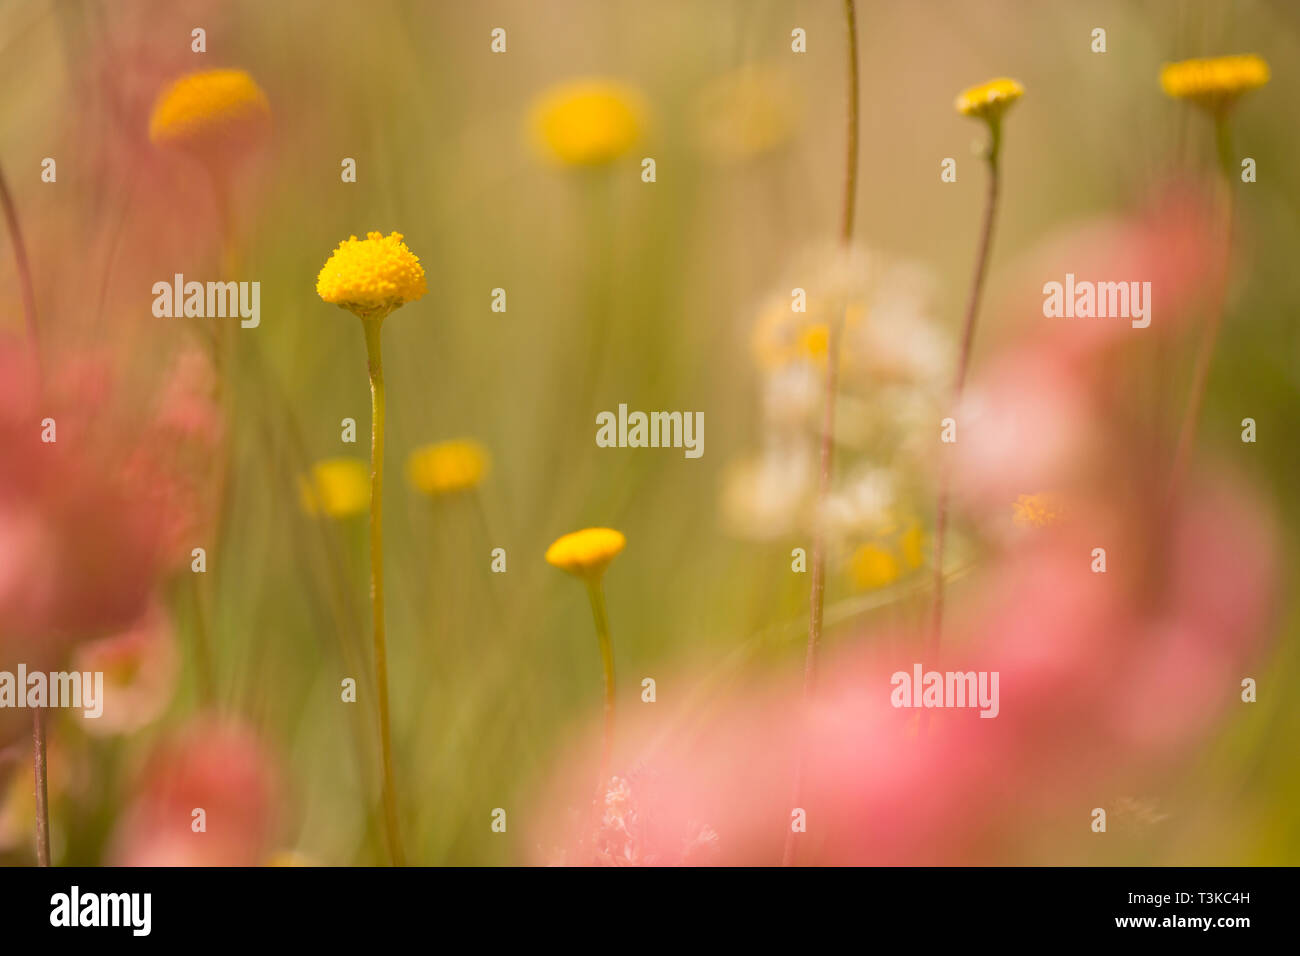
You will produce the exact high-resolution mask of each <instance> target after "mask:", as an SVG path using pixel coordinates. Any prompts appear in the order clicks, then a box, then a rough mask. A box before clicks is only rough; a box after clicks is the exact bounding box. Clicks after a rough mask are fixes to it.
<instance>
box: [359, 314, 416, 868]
mask: <svg viewBox="0 0 1300 956" xmlns="http://www.w3.org/2000/svg"><path fill="white" fill-rule="evenodd" d="M361 326H362V328H363V329H364V330H365V335H366V364H367V367H368V369H369V371H370V605H371V609H372V611H373V614H374V641H375V683H376V685H377V687H378V690H379V744H380V751H381V754H382V760H383V771H384V794H383V799H384V825H385V827H386V829H387V834H388V849H389V853H390V855H391V857H392V861H393V865H394V866H405V865H406V860H405V857H404V855H403V853H402V841H401V837H400V835H399V831H398V827H397V787H396V784H395V783H394V776H393V743H392V730H391V718H390V716H389V709H388V647H387V644H386V643H385V639H384V414H385V403H384V358H383V349H382V346H381V336H380V330H381V329H382V327H383V318H382V317H379V318H373V319H362V320H361Z"/></svg>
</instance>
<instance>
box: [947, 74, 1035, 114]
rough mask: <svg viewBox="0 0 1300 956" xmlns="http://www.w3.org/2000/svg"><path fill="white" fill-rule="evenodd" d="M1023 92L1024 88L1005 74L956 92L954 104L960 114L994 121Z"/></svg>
mask: <svg viewBox="0 0 1300 956" xmlns="http://www.w3.org/2000/svg"><path fill="white" fill-rule="evenodd" d="M1024 93H1025V88H1024V87H1023V86H1021V85H1020V84H1019V83H1017V82H1016V81H1015V80H1013V79H1010V78H1008V77H1005V76H1000V77H998V78H997V79H993V80H989V81H988V82H987V83H981V84H980V85H979V86H972V87H970V88H969V89H965V90H962V91H961V92H960V93H958V94H957V99H956V101H955V103H954V105H955V106H956V107H957V112H958V113H960V114H961V115H962V116H971V117H974V118H975V119H982V120H988V121H989V122H991V123H992V122H996V121H998V120H1000V119H1001V118H1002V114H1003V113H1005V112H1006V111H1007V110H1008V109H1010V108H1011V105H1012V104H1013V103H1015V101H1016V100H1018V99H1020V97H1021V96H1023V95H1024Z"/></svg>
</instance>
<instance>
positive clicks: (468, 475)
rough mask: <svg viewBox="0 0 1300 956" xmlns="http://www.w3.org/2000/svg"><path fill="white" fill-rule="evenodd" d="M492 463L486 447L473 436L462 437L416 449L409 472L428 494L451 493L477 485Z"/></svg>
mask: <svg viewBox="0 0 1300 956" xmlns="http://www.w3.org/2000/svg"><path fill="white" fill-rule="evenodd" d="M490 462H491V459H490V458H489V456H488V451H487V449H486V448H484V447H483V446H482V445H480V444H479V443H478V442H476V441H474V440H473V439H472V438H458V439H454V440H452V441H443V442H438V443H437V444H434V445H424V446H422V447H420V448H417V449H415V451H413V452H411V457H410V458H409V459H408V460H407V462H406V475H407V477H408V478H409V479H410V481H411V484H412V485H414V486H415V487H416V488H417V489H419V490H420V491H423V492H424V493H425V494H426V495H449V494H453V493H455V492H458V491H468V490H469V489H471V488H475V487H477V486H478V485H479V483H480V482H482V481H483V478H484V476H485V475H486V474H487V471H488V468H489V467H490Z"/></svg>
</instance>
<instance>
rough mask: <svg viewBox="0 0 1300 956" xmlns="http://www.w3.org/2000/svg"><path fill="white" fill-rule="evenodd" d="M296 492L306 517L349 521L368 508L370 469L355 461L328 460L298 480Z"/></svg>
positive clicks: (317, 464)
mask: <svg viewBox="0 0 1300 956" xmlns="http://www.w3.org/2000/svg"><path fill="white" fill-rule="evenodd" d="M299 491H300V493H301V496H302V507H303V510H304V511H306V512H307V513H308V514H311V515H320V514H323V515H326V516H328V517H330V518H350V517H351V516H353V515H358V514H362V513H364V512H365V511H367V510H368V509H369V508H370V469H369V468H367V467H366V463H365V462H363V461H360V460H358V459H356V458H328V459H326V460H325V461H320V462H317V463H316V464H315V465H313V466H312V469H311V475H310V476H309V477H303V478H301V479H299Z"/></svg>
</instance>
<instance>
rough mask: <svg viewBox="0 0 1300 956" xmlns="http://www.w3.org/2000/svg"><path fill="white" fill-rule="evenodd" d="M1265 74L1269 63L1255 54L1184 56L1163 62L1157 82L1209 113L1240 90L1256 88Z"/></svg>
mask: <svg viewBox="0 0 1300 956" xmlns="http://www.w3.org/2000/svg"><path fill="white" fill-rule="evenodd" d="M1268 78H1269V71H1268V63H1267V62H1265V60H1264V58H1263V57H1259V56H1255V55H1254V54H1243V55H1240V56H1216V57H1211V58H1209V59H1202V60H1183V61H1182V62H1180V63H1166V64H1165V65H1164V66H1163V67H1162V68H1161V70H1160V86H1161V87H1162V88H1163V89H1164V91H1165V93H1166V94H1168V95H1169V96H1172V97H1174V98H1175V99H1180V100H1191V101H1192V102H1193V103H1195V104H1196V105H1197V106H1200V107H1203V108H1204V109H1207V110H1209V111H1210V112H1212V113H1221V112H1223V111H1225V110H1227V109H1228V108H1229V107H1231V106H1232V104H1233V103H1235V102H1236V101H1237V98H1238V97H1239V96H1241V94H1242V93H1248V92H1249V91H1251V90H1255V89H1259V87H1261V86H1263V85H1264V84H1265V83H1267V82H1268Z"/></svg>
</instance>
